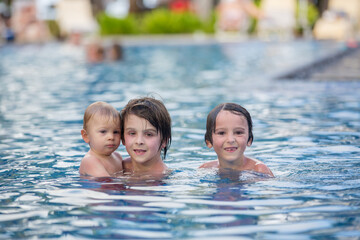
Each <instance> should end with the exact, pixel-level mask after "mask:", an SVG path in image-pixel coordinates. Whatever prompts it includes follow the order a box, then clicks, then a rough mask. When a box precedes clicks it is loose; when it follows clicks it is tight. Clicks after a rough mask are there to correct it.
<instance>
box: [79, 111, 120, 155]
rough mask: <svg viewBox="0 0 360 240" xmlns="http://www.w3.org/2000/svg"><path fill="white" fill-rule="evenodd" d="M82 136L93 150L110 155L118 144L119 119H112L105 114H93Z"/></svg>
mask: <svg viewBox="0 0 360 240" xmlns="http://www.w3.org/2000/svg"><path fill="white" fill-rule="evenodd" d="M83 138H84V140H85V142H87V143H89V145H90V148H91V150H92V151H93V152H95V153H97V154H99V155H105V156H110V155H111V153H113V152H114V151H115V150H116V149H117V148H118V147H119V145H120V119H117V120H116V121H114V120H113V119H112V118H109V117H107V116H97V115H95V116H93V117H92V118H91V119H90V121H89V122H88V124H87V130H86V135H85V137H84V135H83Z"/></svg>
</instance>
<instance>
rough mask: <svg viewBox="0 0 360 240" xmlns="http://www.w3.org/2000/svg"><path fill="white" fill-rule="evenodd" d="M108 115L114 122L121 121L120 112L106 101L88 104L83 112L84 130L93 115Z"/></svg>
mask: <svg viewBox="0 0 360 240" xmlns="http://www.w3.org/2000/svg"><path fill="white" fill-rule="evenodd" d="M95 115H98V116H102V117H108V118H109V120H110V119H112V120H113V121H114V122H117V121H118V122H119V124H120V122H121V119H120V112H119V111H117V110H116V109H115V108H114V107H113V106H111V105H110V104H109V103H106V102H94V103H92V104H90V105H89V106H88V107H87V108H86V110H85V113H84V122H83V129H84V130H86V128H87V125H88V123H89V121H90V120H91V119H92V118H93V117H94V116H95ZM119 127H120V126H119Z"/></svg>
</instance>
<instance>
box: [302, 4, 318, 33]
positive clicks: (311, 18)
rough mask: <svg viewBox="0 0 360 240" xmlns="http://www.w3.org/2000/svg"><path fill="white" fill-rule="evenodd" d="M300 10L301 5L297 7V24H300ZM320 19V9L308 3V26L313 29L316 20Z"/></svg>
mask: <svg viewBox="0 0 360 240" xmlns="http://www.w3.org/2000/svg"><path fill="white" fill-rule="evenodd" d="M299 15H300V10H299V3H298V4H297V6H296V19H297V22H298V24H299V18H300V16H299ZM318 18H319V11H318V9H317V8H316V7H315V6H314V4H312V3H310V2H308V8H307V22H308V26H309V27H310V28H313V27H314V25H315V22H316V20H317V19H318ZM298 28H300V26H298Z"/></svg>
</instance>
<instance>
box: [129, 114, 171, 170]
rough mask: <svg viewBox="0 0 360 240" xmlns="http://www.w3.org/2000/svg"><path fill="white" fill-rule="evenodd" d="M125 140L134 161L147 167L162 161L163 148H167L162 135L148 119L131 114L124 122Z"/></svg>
mask: <svg viewBox="0 0 360 240" xmlns="http://www.w3.org/2000/svg"><path fill="white" fill-rule="evenodd" d="M124 139H125V147H126V151H127V152H128V153H129V155H130V157H131V159H132V160H133V161H135V162H137V163H139V164H142V165H146V164H150V163H151V162H156V161H158V160H161V157H160V154H161V148H163V147H165V146H164V144H162V143H161V137H160V133H159V132H158V131H157V130H156V128H155V127H154V126H153V125H151V123H149V121H147V120H146V119H144V118H140V117H138V116H136V115H134V114H130V115H129V116H128V117H127V118H126V119H125V121H124ZM160 145H161V148H160Z"/></svg>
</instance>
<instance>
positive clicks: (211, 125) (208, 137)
mask: <svg viewBox="0 0 360 240" xmlns="http://www.w3.org/2000/svg"><path fill="white" fill-rule="evenodd" d="M221 111H229V112H232V113H233V114H236V115H240V116H244V117H245V118H246V121H247V123H248V127H249V138H248V143H249V142H250V144H251V143H252V142H253V140H254V136H253V133H252V120H251V116H250V113H249V112H248V111H247V110H246V109H245V108H243V107H242V106H240V105H239V104H236V103H222V104H219V105H217V106H216V107H215V108H213V110H211V111H210V113H209V114H208V116H207V120H206V133H205V142H206V141H209V142H210V143H211V144H212V143H213V141H212V134H213V133H214V132H215V129H216V117H217V116H218V114H219V112H221Z"/></svg>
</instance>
